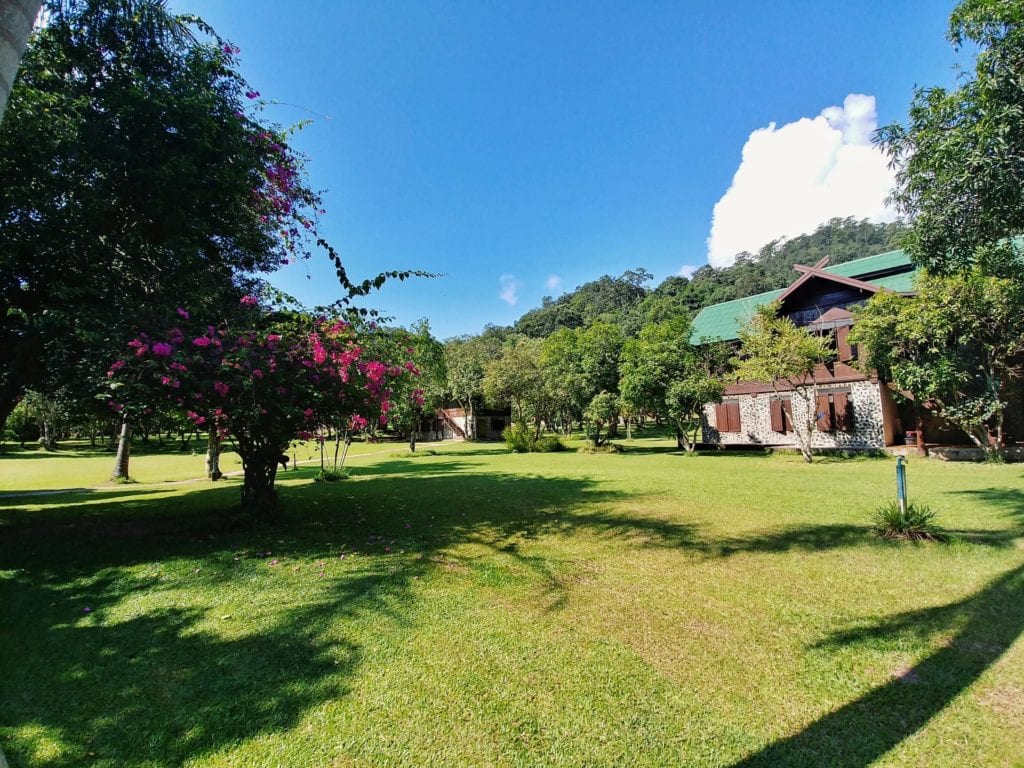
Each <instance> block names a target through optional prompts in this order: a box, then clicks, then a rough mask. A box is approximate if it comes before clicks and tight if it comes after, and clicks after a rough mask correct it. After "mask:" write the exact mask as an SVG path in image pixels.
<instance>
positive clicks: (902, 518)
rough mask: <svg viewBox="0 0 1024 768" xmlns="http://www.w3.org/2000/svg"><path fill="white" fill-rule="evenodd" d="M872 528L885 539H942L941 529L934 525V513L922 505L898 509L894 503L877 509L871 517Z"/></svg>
mask: <svg viewBox="0 0 1024 768" xmlns="http://www.w3.org/2000/svg"><path fill="white" fill-rule="evenodd" d="M872 527H873V529H874V531H875V533H877V534H878V535H879V536H881V537H883V538H886V539H903V540H921V539H927V540H931V541H935V540H938V539H941V538H943V536H942V529H941V528H940V527H939V526H937V525H936V524H935V512H934V511H933V510H932V509H931V508H930V507H928V506H926V505H924V504H907V505H906V509H900V505H899V504H897V503H896V502H895V501H890V502H889V503H888V504H886V505H884V506H882V507H879V509H878V510H877V511H876V512H875V514H874V516H873V517H872Z"/></svg>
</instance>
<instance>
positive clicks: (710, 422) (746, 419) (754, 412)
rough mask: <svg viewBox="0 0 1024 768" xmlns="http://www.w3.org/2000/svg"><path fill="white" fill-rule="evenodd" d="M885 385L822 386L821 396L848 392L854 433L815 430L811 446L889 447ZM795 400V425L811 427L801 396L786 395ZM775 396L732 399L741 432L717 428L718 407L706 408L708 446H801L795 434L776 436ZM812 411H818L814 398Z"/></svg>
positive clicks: (764, 394)
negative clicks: (883, 395)
mask: <svg viewBox="0 0 1024 768" xmlns="http://www.w3.org/2000/svg"><path fill="white" fill-rule="evenodd" d="M880 386H881V385H880V384H877V383H874V382H871V381H856V382H851V383H849V384H842V385H825V386H819V387H818V388H817V392H818V393H819V394H825V393H828V392H847V393H848V395H849V400H850V403H851V405H852V407H853V429H852V430H850V431H849V432H841V431H838V430H837V431H835V432H822V431H819V430H818V429H813V430H812V432H811V445H812V447H814V448H840V449H844V448H848V449H867V448H884V447H885V444H886V443H885V424H884V415H883V414H884V410H883V407H882V395H881V392H880V391H879V387H880ZM785 394H789V395H790V396H791V402H792V408H793V422H794V424H795V425H796V428H797V429H800V428H802V427H803V426H804V425H805V424H806V423H807V419H806V416H807V406H806V404H805V401H804V398H803V397H802V396H801V393H800V392H790V393H785ZM773 399H775V395H774V393H771V392H760V393H757V394H743V395H736V396H729V397H726V398H725V401H726V402H735V403H737V404H738V405H739V409H740V431H739V432H722V433H720V432H719V431H718V430H717V429H716V428H715V405H714V404H713V403H712V404H708V405H706V406H704V413H703V418H702V420H701V421H702V424H701V426H702V432H703V437H704V442H705V443H708V444H711V445H748V446H758V445H763V446H792V447H799V445H800V444H799V442H798V441H797V439H796V436H795V435H794V434H793V433H792V432H785V433H781V432H774V431H772V424H771V411H770V407H771V406H770V403H771V401H772V400H773ZM810 407H811V408H814V407H815V402H814V400H813V398H812V400H811V403H810Z"/></svg>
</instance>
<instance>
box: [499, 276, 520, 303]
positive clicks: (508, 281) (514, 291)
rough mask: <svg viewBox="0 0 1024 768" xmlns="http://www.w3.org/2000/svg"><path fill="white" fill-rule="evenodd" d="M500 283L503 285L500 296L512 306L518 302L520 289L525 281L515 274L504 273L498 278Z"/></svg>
mask: <svg viewBox="0 0 1024 768" xmlns="http://www.w3.org/2000/svg"><path fill="white" fill-rule="evenodd" d="M498 283H499V285H501V290H500V291H499V292H498V297H499V298H500V299H501V300H502V301H504V302H505V303H506V304H508V305H509V306H510V307H514V306H515V305H516V304H518V303H519V289H520V288H522V287H523V281H522V280H520V279H519V278H517V277H516V276H515V275H502V276H501V277H500V278H499V279H498Z"/></svg>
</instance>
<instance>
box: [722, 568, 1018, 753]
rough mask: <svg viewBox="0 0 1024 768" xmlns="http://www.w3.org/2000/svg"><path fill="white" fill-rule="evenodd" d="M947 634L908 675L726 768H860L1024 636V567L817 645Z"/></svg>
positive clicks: (923, 720)
mask: <svg viewBox="0 0 1024 768" xmlns="http://www.w3.org/2000/svg"><path fill="white" fill-rule="evenodd" d="M950 631H953V632H955V634H954V635H953V637H952V639H951V640H949V641H948V642H946V643H944V644H942V646H941V647H939V648H938V649H937V650H934V651H933V652H932V653H930V654H929V655H928V656H926V657H925V658H924V659H922V660H921V661H919V662H918V663H917V664H916V665H914V667H913V668H912V669H909V670H904V671H902V673H901V674H900V675H899V676H898V677H894V678H893V679H892V680H891V681H890V682H888V683H886V684H885V685H881V686H879V687H877V688H875V689H873V690H872V691H870V692H868V693H867V694H865V695H863V696H861V697H860V698H858V699H856V700H854V701H852V702H850V703H849V704H846V705H845V706H843V707H841V708H839V709H837V710H835V711H833V712H830V713H829V714H827V715H825V716H824V717H822V718H820V719H819V720H817V721H815V722H814V723H812V724H811V725H809V726H808V727H807V728H805V729H804V730H802V731H801V732H800V733H798V734H796V735H794V736H790V737H788V738H785V739H781V740H779V741H777V742H775V743H774V744H771V745H769V746H767V747H765V748H764V749H762V750H761V751H759V752H757V753H755V754H753V755H751V756H749V757H747V758H746V759H744V760H741V761H739V762H737V763H735V764H734V765H733V768H741V767H742V768H755V766H756V767H759V768H760V767H762V766H763V768H776V767H777V766H807V765H828V766H834V768H862V767H863V766H868V765H870V764H871V763H873V762H874V761H875V760H877V759H878V758H880V757H881V756H882V755H884V754H885V753H886V752H888V751H889V750H891V749H893V748H894V747H896V746H897V745H898V744H900V742H902V741H903V740H904V739H906V738H908V737H909V736H911V735H913V734H914V733H915V732H917V731H918V730H920V729H921V728H923V727H924V726H925V725H926V724H927V723H928V721H929V720H931V719H932V718H933V717H935V716H936V715H937V714H939V713H940V712H941V711H942V710H943V709H944V708H945V707H946V706H947V705H948V704H949V703H950V702H951V701H953V699H954V698H956V697H957V696H958V695H959V694H960V693H961V692H962V691H963V690H965V689H966V688H967V687H968V686H970V685H971V684H972V683H974V682H975V681H976V680H977V679H978V678H979V677H980V676H981V675H982V673H984V672H985V670H986V669H988V668H989V667H990V666H992V664H994V663H995V662H996V661H997V660H998V659H999V658H1000V657H1001V656H1002V655H1003V654H1004V653H1005V652H1006V650H1007V649H1008V648H1009V647H1010V646H1011V645H1012V644H1013V643H1014V642H1015V641H1016V639H1017V638H1018V637H1019V636H1020V634H1021V632H1024V566H1019V567H1017V568H1014V569H1013V570H1011V571H1008V572H1006V573H1004V574H1003V575H1002V576H1000V577H998V578H997V579H995V580H993V581H992V582H991V583H989V585H988V586H987V587H985V588H984V589H982V590H981V591H980V592H977V593H976V594H974V595H971V596H970V597H967V598H965V599H964V600H960V601H958V602H955V603H950V604H948V605H944V606H940V607H937V608H926V609H923V610H918V611H910V612H908V613H903V614H899V615H897V616H894V617H891V618H889V619H885V620H883V621H880V622H878V623H876V624H873V625H871V626H868V627H862V628H857V629H852V630H849V631H846V632H842V633H839V634H837V635H835V636H833V637H831V638H829V639H828V640H826V641H824V642H823V643H821V646H823V647H837V646H842V645H847V644H853V643H879V642H892V641H897V642H898V641H899V640H900V639H902V638H906V637H907V636H908V635H910V636H913V637H914V638H915V639H917V640H918V641H919V642H920V641H924V640H927V639H929V638H935V637H937V636H938V635H940V634H942V633H946V632H950Z"/></svg>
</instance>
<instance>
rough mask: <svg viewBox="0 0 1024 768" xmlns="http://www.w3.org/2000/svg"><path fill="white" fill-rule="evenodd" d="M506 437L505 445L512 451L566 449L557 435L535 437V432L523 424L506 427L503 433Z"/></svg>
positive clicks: (532, 451) (546, 451)
mask: <svg viewBox="0 0 1024 768" xmlns="http://www.w3.org/2000/svg"><path fill="white" fill-rule="evenodd" d="M501 436H502V437H503V438H504V439H505V447H506V448H508V450H509V452H511V453H556V452H558V451H564V450H565V443H563V442H562V441H561V440H560V439H559V438H558V436H557V435H541V436H540V437H537V438H535V437H534V436H533V432H532V431H531V430H530V429H529V428H528V427H526V426H524V425H522V424H513V425H512V426H510V427H506V428H505V431H504V432H502V433H501Z"/></svg>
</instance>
